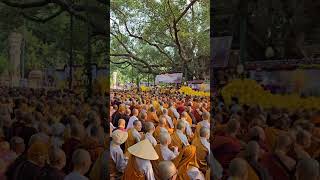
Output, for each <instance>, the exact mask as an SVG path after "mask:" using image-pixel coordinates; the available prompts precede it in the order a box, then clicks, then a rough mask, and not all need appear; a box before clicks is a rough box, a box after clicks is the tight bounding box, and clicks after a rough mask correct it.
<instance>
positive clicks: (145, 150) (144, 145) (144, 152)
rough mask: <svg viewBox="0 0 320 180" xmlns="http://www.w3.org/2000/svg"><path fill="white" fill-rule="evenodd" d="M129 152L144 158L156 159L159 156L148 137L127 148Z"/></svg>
mask: <svg viewBox="0 0 320 180" xmlns="http://www.w3.org/2000/svg"><path fill="white" fill-rule="evenodd" d="M128 151H129V153H130V154H132V155H134V156H136V157H138V158H141V159H146V160H157V159H159V156H158V154H157V152H156V150H155V149H154V148H153V146H152V144H151V143H150V141H149V140H148V139H145V140H143V141H140V142H138V143H136V144H135V145H133V146H130V147H129V148H128Z"/></svg>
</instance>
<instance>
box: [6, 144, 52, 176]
mask: <svg viewBox="0 0 320 180" xmlns="http://www.w3.org/2000/svg"><path fill="white" fill-rule="evenodd" d="M48 156H49V149H48V146H47V145H46V144H44V143H38V142H37V143H34V144H32V145H31V146H30V148H29V149H28V152H27V160H26V161H22V162H21V163H20V164H19V165H18V166H17V167H16V169H15V170H14V174H13V178H12V179H13V180H25V179H36V178H38V177H39V175H40V173H41V168H43V167H44V166H45V164H46V161H47V160H48Z"/></svg>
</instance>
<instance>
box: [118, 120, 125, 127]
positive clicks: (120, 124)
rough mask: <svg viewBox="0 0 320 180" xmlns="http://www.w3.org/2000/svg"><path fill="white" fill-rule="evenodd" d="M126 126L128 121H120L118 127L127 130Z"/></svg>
mask: <svg viewBox="0 0 320 180" xmlns="http://www.w3.org/2000/svg"><path fill="white" fill-rule="evenodd" d="M125 126H126V121H125V120H124V119H119V121H118V127H121V128H125Z"/></svg>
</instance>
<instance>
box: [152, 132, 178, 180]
mask: <svg viewBox="0 0 320 180" xmlns="http://www.w3.org/2000/svg"><path fill="white" fill-rule="evenodd" d="M169 144H171V137H170V135H169V134H168V133H165V132H163V133H161V134H160V144H157V145H156V146H155V147H154V149H155V150H156V152H157V154H158V156H159V159H157V160H155V161H151V164H152V168H153V172H154V176H155V178H156V179H157V180H158V179H160V177H161V173H160V171H159V163H160V162H161V161H164V160H169V161H175V159H176V158H177V157H178V155H179V152H178V148H177V147H173V149H174V151H171V149H169V147H168V146H169Z"/></svg>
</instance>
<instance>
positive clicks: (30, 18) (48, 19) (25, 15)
mask: <svg viewBox="0 0 320 180" xmlns="http://www.w3.org/2000/svg"><path fill="white" fill-rule="evenodd" d="M63 12H64V10H62V9H60V10H59V11H57V12H56V13H54V14H52V15H50V16H48V17H46V18H39V17H32V16H29V15H27V14H26V13H24V12H21V14H22V16H23V17H24V18H26V19H28V20H30V21H35V22H39V23H46V22H48V21H50V20H51V19H53V18H55V17H57V16H59V15H60V14H62V13H63Z"/></svg>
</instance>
